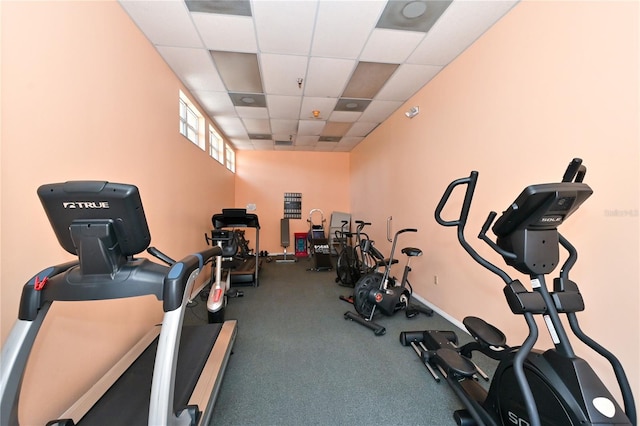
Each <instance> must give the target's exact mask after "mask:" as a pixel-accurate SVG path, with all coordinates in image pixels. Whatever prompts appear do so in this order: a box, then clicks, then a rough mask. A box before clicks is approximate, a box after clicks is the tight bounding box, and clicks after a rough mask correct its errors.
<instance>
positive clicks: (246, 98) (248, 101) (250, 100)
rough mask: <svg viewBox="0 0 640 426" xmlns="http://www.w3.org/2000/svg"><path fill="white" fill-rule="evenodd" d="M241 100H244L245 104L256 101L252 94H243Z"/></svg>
mask: <svg viewBox="0 0 640 426" xmlns="http://www.w3.org/2000/svg"><path fill="white" fill-rule="evenodd" d="M240 100H241V101H242V102H244V103H245V104H252V103H255V101H256V100H255V99H254V98H252V97H250V96H243V97H242V98H240Z"/></svg>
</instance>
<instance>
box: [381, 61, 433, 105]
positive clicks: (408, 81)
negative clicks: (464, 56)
mask: <svg viewBox="0 0 640 426" xmlns="http://www.w3.org/2000/svg"><path fill="white" fill-rule="evenodd" d="M441 69H442V67H441V66H437V65H413V64H404V65H401V66H400V67H398V70H397V71H396V72H395V74H393V75H392V76H391V78H390V79H389V81H387V84H385V86H384V87H383V88H382V89H380V92H378V94H377V95H376V97H375V98H376V99H379V100H385V101H404V100H406V99H408V98H410V97H411V96H413V94H414V93H416V92H417V91H418V90H420V89H421V88H422V87H423V86H424V85H425V84H427V83H428V82H429V81H430V80H431V79H432V78H433V77H435V76H436V74H438V73H439V72H440V70H441Z"/></svg>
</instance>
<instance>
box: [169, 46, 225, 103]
mask: <svg viewBox="0 0 640 426" xmlns="http://www.w3.org/2000/svg"><path fill="white" fill-rule="evenodd" d="M158 52H159V53H160V54H161V55H162V57H163V58H164V60H165V61H166V62H167V64H168V65H169V66H170V67H171V69H172V70H173V72H174V73H176V75H177V76H178V78H180V80H182V82H183V83H184V84H185V86H187V87H188V88H189V89H190V90H192V91H194V92H195V91H199V90H211V91H216V92H219V91H224V90H225V87H224V84H222V80H221V79H220V75H219V74H218V71H216V68H215V66H214V65H213V61H212V60H211V57H210V56H209V54H208V52H207V51H206V50H204V49H192V48H185V47H168V46H158Z"/></svg>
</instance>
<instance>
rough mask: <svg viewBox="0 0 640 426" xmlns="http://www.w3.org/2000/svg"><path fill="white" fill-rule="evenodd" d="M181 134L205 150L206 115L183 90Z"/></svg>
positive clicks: (180, 101) (180, 106) (180, 99)
mask: <svg viewBox="0 0 640 426" xmlns="http://www.w3.org/2000/svg"><path fill="white" fill-rule="evenodd" d="M178 105H179V112H178V115H179V116H180V127H179V129H180V134H181V135H182V136H184V137H185V138H187V139H188V140H189V141H190V142H192V143H193V144H194V145H196V146H197V147H199V148H200V149H201V150H203V151H204V150H205V148H206V147H205V137H204V116H203V115H202V113H201V112H200V110H199V109H198V108H197V107H196V106H195V105H194V104H193V102H191V100H189V98H188V97H187V95H185V94H184V93H183V92H182V90H180V95H179V103H178Z"/></svg>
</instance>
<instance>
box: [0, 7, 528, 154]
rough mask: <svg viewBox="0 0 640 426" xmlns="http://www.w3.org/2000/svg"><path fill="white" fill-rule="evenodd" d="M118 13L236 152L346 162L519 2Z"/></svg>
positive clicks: (169, 9)
mask: <svg viewBox="0 0 640 426" xmlns="http://www.w3.org/2000/svg"><path fill="white" fill-rule="evenodd" d="M0 1H1V0H0ZM118 2H119V3H120V4H121V5H122V7H123V9H124V10H125V11H126V12H127V13H128V14H129V16H130V17H131V18H132V20H133V21H134V22H135V23H136V25H137V26H138V28H140V30H141V31H142V32H143V33H144V34H145V35H146V36H147V38H148V39H149V40H150V41H151V43H152V44H153V45H154V47H155V48H156V49H157V50H158V52H159V54H160V55H161V56H162V57H163V59H164V60H165V61H166V63H167V64H168V65H169V67H171V69H172V70H173V72H174V73H175V74H176V75H177V77H178V78H179V79H180V80H181V81H182V82H183V84H184V85H185V87H186V88H187V89H189V91H190V93H191V94H192V95H193V97H194V100H195V101H197V102H198V103H199V104H200V105H201V106H202V108H203V110H204V112H205V113H206V114H208V115H209V116H210V117H211V119H212V120H213V121H214V122H215V123H216V124H217V126H218V127H219V129H220V131H221V133H223V136H225V137H226V139H227V140H229V141H231V142H232V143H234V144H235V145H236V147H237V149H268V150H273V149H275V148H274V143H273V142H274V138H280V139H283V138H284V139H286V138H287V137H288V135H294V140H295V141H296V144H295V145H294V147H293V148H292V147H280V146H279V147H278V148H277V149H288V150H291V149H296V150H313V149H315V147H316V145H321V147H320V148H318V149H321V150H334V151H348V150H349V147H350V146H355V144H357V143H359V142H360V140H361V139H362V138H363V137H365V136H366V135H367V134H369V133H370V132H371V131H373V130H374V129H375V128H376V127H377V126H378V125H379V124H380V123H381V122H383V121H384V120H386V119H387V118H388V117H389V116H390V115H391V114H394V113H395V112H396V111H397V110H398V108H400V107H401V106H402V105H403V104H405V103H406V102H407V99H408V98H410V97H411V96H413V95H414V94H415V93H416V92H417V91H418V90H420V88H422V87H424V85H425V84H428V82H429V81H431V79H432V78H433V77H434V76H436V75H437V73H438V72H440V70H442V68H443V67H444V66H446V65H447V64H448V63H449V62H450V61H451V60H453V59H455V58H456V57H457V55H459V54H460V52H462V51H463V50H464V49H466V48H467V47H468V46H469V45H471V44H472V43H473V42H474V41H475V40H476V39H477V38H478V37H479V36H480V35H482V34H483V33H484V32H485V31H486V30H487V29H488V28H490V27H491V26H492V25H493V24H494V23H495V22H497V21H498V20H499V19H500V18H501V17H502V16H503V15H504V14H506V13H507V12H508V11H509V10H510V9H511V8H512V7H513V6H514V5H515V4H516V3H517V0H496V1H492V0H454V1H453V2H450V1H449V0H339V1H337V0H202V1H200V0H193V1H191V0H188V1H187V3H186V4H185V0H165V1H157V0H153V1H152V0H118ZM187 5H188V6H187ZM189 9H191V11H190V10H189ZM385 10H386V11H385ZM438 10H440V11H442V10H444V12H443V13H442V15H441V17H440V18H438V19H433V18H434V16H435V15H434V16H432V15H431V13H432V12H433V11H435V12H436V15H437V14H438V13H439V12H438ZM383 11H385V16H384V17H383V18H382V19H381V17H382V15H383ZM390 11H391V13H389V12H390ZM422 12H425V15H421V13H422ZM403 14H404V15H405V18H406V17H407V16H415V18H411V19H404V21H403V18H402V15H403ZM397 18H400V20H399V21H398V19H397ZM429 20H430V22H429V23H428V24H425V23H426V22H427V21H429ZM414 24H416V25H414ZM432 24H433V25H432ZM407 25H408V26H407ZM425 25H426V26H425ZM429 26H431V28H430V29H429V30H428V31H427V28H428V27H429ZM426 31H427V32H426ZM248 98H251V99H253V100H254V102H253V103H247V102H246V99H248ZM243 99H244V100H243ZM362 101H366V102H368V103H369V104H368V106H366V107H365V106H364V105H363V106H361V107H360V108H354V107H353V106H351V104H359V103H360V102H362ZM234 105H235V106H234ZM243 120H244V121H243ZM327 121H329V124H327ZM336 126H338V127H340V126H342V128H341V129H339V130H338V129H337V127H336ZM272 131H273V133H272ZM296 131H297V135H296ZM249 133H251V134H249ZM338 133H340V134H338ZM321 134H322V135H330V136H335V137H334V139H335V140H340V142H339V143H336V142H319V140H318V138H319V136H320V135H321ZM343 135H344V136H343ZM324 137H325V138H326V137H327V136H324ZM280 139H279V140H280Z"/></svg>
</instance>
